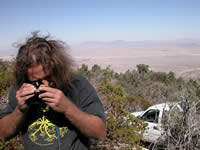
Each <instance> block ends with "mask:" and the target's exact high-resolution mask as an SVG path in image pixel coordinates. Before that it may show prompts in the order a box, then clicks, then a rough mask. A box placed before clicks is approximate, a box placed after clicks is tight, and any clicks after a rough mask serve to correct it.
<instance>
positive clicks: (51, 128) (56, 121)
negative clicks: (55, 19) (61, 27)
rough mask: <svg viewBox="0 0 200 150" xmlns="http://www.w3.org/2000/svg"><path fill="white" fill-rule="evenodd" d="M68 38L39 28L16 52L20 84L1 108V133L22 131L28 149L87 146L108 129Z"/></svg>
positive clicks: (72, 149) (77, 149)
mask: <svg viewBox="0 0 200 150" xmlns="http://www.w3.org/2000/svg"><path fill="white" fill-rule="evenodd" d="M72 64H73V62H72V60H71V58H70V57H69V55H67V54H66V48H65V46H64V43H63V42H61V41H56V40H49V36H47V37H39V36H38V34H37V33H36V32H34V33H33V35H32V37H31V38H28V39H27V41H26V43H25V44H23V45H21V46H20V48H19V51H18V54H17V57H16V65H15V71H14V77H15V85H14V86H13V88H12V89H11V91H10V94H9V103H8V105H7V107H6V109H5V110H4V111H2V112H1V113H0V118H1V119H0V139H1V140H6V139H10V138H11V137H13V136H15V135H16V134H18V133H19V132H21V133H22V137H23V140H24V149H28V150H32V149H34V150H35V149H40V150H43V149H44V150H46V149H48V150H50V149H52V150H56V149H65V150H68V149H69V150H86V149H89V147H90V142H89V138H96V139H99V140H101V139H102V138H104V137H105V135H106V130H105V115H104V109H103V105H102V103H101V102H100V100H99V98H98V96H97V93H96V91H95V89H94V88H93V87H92V86H91V84H90V83H89V82H88V80H86V79H85V78H84V77H82V76H80V75H77V74H75V73H73V71H72Z"/></svg>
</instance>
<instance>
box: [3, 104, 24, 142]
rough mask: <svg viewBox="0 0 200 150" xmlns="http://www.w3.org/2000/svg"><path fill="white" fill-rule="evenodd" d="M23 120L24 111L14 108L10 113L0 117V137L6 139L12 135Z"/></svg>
mask: <svg viewBox="0 0 200 150" xmlns="http://www.w3.org/2000/svg"><path fill="white" fill-rule="evenodd" d="M23 120H24V113H23V112H22V111H20V110H19V109H18V107H16V108H15V110H14V111H13V112H12V113H11V114H8V115H6V116H5V117H3V118H2V119H0V139H1V140H6V139H9V138H11V137H13V136H14V135H15V134H16V133H17V131H19V129H20V127H21V124H22V122H23Z"/></svg>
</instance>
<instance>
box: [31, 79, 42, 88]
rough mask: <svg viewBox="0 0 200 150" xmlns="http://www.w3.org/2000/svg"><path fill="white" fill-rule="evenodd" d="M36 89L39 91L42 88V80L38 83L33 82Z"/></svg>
mask: <svg viewBox="0 0 200 150" xmlns="http://www.w3.org/2000/svg"><path fill="white" fill-rule="evenodd" d="M31 84H32V85H33V86H34V87H35V88H36V89H38V88H39V87H40V85H41V84H42V81H41V80H37V81H33V82H32V83H31Z"/></svg>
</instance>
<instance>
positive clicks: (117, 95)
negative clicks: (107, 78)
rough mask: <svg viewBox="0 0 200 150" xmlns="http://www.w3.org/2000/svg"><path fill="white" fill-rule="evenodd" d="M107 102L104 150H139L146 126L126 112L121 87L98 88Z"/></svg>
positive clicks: (104, 85)
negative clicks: (135, 149) (117, 149)
mask: <svg viewBox="0 0 200 150" xmlns="http://www.w3.org/2000/svg"><path fill="white" fill-rule="evenodd" d="M99 90H100V92H102V93H103V94H104V95H105V97H106V100H107V104H106V105H105V112H106V127H107V137H106V139H105V141H104V144H103V145H104V148H105V147H106V148H107V149H109V150H110V149H111V148H113V147H116V146H117V147H121V148H123V149H130V148H133V147H135V148H137V149H139V144H140V140H141V138H142V136H143V133H144V130H145V127H146V124H145V123H144V122H143V121H142V120H140V119H138V118H135V117H134V116H132V115H131V114H130V113H129V112H127V111H126V109H125V108H126V104H127V102H128V99H127V98H126V97H125V96H124V90H123V88H122V87H121V86H117V85H112V84H111V83H104V84H103V85H102V86H101V87H100V89H99ZM120 145H121V146H120Z"/></svg>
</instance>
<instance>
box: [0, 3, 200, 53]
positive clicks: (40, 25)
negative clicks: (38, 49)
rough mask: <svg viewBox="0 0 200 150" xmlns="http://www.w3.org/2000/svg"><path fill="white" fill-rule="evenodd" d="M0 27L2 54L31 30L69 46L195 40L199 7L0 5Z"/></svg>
mask: <svg viewBox="0 0 200 150" xmlns="http://www.w3.org/2000/svg"><path fill="white" fill-rule="evenodd" d="M0 21H1V23H0V41H1V42H0V43H1V44H0V52H1V53H2V54H3V51H7V52H8V51H9V50H11V49H12V47H13V45H15V43H20V42H23V40H24V39H25V38H26V37H28V36H30V33H31V32H33V31H36V30H39V31H40V32H41V34H44V35H45V34H47V33H50V34H51V36H53V37H55V39H59V40H63V41H65V42H67V43H68V44H69V45H70V44H75V43H81V42H86V41H113V40H126V41H141V40H174V39H187V38H192V39H200V1H199V0H57V1H55V0H1V3H0ZM0 55H1V54H0Z"/></svg>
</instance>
